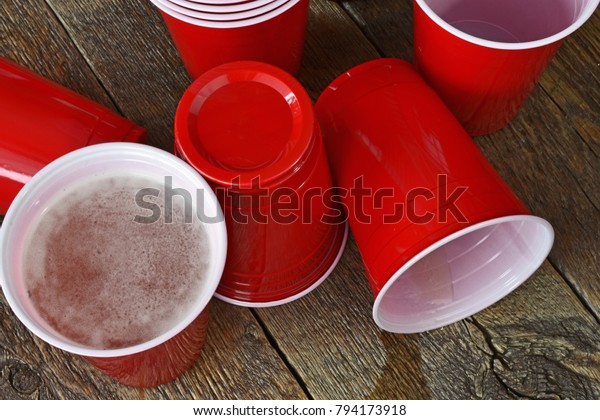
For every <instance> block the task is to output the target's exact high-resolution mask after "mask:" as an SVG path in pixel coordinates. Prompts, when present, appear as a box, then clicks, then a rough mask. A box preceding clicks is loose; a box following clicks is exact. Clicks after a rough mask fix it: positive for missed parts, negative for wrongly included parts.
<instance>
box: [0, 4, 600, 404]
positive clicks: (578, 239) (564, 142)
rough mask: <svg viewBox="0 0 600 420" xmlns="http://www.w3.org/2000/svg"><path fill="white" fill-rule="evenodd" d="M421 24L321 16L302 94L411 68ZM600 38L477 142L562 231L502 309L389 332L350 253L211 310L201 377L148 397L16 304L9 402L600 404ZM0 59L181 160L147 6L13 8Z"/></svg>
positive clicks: (167, 50)
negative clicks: (383, 63) (265, 303)
mask: <svg viewBox="0 0 600 420" xmlns="http://www.w3.org/2000/svg"><path fill="white" fill-rule="evenodd" d="M30 10H32V11H30ZM411 21H412V19H411V8H410V3H409V2H407V1H404V2H398V1H396V0H369V1H367V0H347V1H341V2H334V1H326V0H313V4H312V6H311V15H310V18H309V28H308V37H307V43H306V49H305V59H304V62H303V66H302V69H301V71H300V74H299V79H300V80H301V82H302V83H303V84H304V86H305V87H306V88H307V90H308V91H309V93H310V94H311V96H312V98H313V99H316V97H317V96H318V94H319V92H320V91H321V90H322V89H323V88H324V87H325V86H326V85H327V84H328V83H329V82H330V81H331V80H332V79H333V78H334V77H336V76H337V75H339V74H340V73H342V72H343V71H344V70H347V69H348V68H350V67H352V66H354V65H357V64H359V63H361V62H363V61H365V60H368V59H372V58H377V57H379V56H381V55H386V56H396V57H400V58H405V59H410V58H411V57H412V53H411V43H412V40H411V29H410V24H411ZM599 31H600V22H599V19H598V16H595V17H594V18H593V19H592V20H591V21H590V22H589V23H588V25H587V26H586V27H584V28H583V29H582V31H580V32H578V33H577V34H575V35H574V36H573V37H572V38H571V39H570V40H569V41H568V42H567V43H566V44H565V45H564V46H563V47H562V48H561V50H560V52H559V54H558V55H557V57H556V58H555V60H554V61H553V63H552V65H551V67H550V69H549V70H548V72H547V73H546V74H545V75H544V78H543V80H542V82H541V86H540V87H538V88H537V89H536V91H535V92H534V94H533V96H532V98H531V99H530V101H528V103H527V105H526V107H525V108H524V109H523V110H522V112H520V114H519V116H518V118H517V119H516V120H515V121H514V122H513V123H511V125H510V126H509V127H507V128H506V129H505V130H503V131H501V132H500V133H497V134H494V135H491V136H487V137H482V138H480V139H477V141H478V144H479V145H480V146H481V147H482V149H483V151H484V153H485V154H486V156H487V157H488V158H489V159H490V160H491V161H492V163H493V164H494V166H495V167H496V168H497V169H498V170H499V171H500V173H501V174H502V175H503V176H504V178H505V179H506V180H507V182H508V183H509V184H510V185H511V186H512V187H513V188H514V189H515V191H516V192H517V194H518V195H519V196H520V197H521V198H522V199H523V200H524V201H525V202H526V203H527V204H528V205H529V206H530V208H531V209H532V211H533V212H534V213H536V214H538V215H540V216H542V217H546V218H548V219H549V220H550V221H551V222H552V223H553V225H554V227H555V229H556V231H557V242H556V245H555V248H554V250H553V253H552V254H551V258H550V263H546V264H544V265H543V266H542V268H541V269H540V270H539V271H538V272H537V273H536V274H535V275H534V276H533V277H532V278H531V279H530V280H529V281H528V282H527V283H526V284H525V285H523V286H522V287H521V288H519V289H518V290H517V291H516V292H515V293H513V294H512V295H510V296H509V297H507V298H506V299H504V300H502V301H501V302H499V303H497V304H496V305H494V306H493V307H491V308H489V309H487V310H485V311H482V312H481V313H479V314H477V315H476V316H474V317H471V318H469V319H468V320H466V321H463V322H460V323H457V324H454V325H451V326H449V327H446V328H443V329H440V330H436V331H433V332H430V333H425V334H419V335H407V336H406V335H394V334H389V333H385V332H383V331H381V330H379V329H378V328H377V327H376V326H375V324H374V323H373V321H372V318H371V305H372V301H373V298H372V296H371V293H370V290H369V288H368V285H367V283H366V278H365V276H364V274H363V271H362V266H361V263H360V256H359V254H358V251H357V249H356V245H355V244H354V242H353V241H350V243H349V245H348V248H347V249H346V252H345V254H344V256H343V258H342V261H341V263H340V265H339V266H338V268H337V269H336V270H335V271H334V273H333V274H332V275H331V277H330V278H329V279H328V280H327V281H326V282H325V284H324V285H323V286H321V287H319V288H318V289H317V290H316V291H315V292H313V293H311V294H310V295H309V296H307V297H305V298H303V299H301V300H299V301H297V302H294V303H291V304H289V305H286V306H282V307H278V308H270V309H261V310H248V309H243V308H236V307H233V306H230V305H227V304H224V303H219V302H215V304H214V306H213V308H212V317H211V321H212V323H211V326H210V330H209V336H208V338H207V344H206V348H205V351H204V352H203V354H202V356H201V358H200V359H199V361H198V363H197V364H196V366H195V367H194V368H193V369H192V370H191V371H190V372H188V373H187V374H186V375H184V377H182V378H180V379H178V380H176V381H174V382H173V383H171V384H168V385H165V386H162V387H158V388H156V389H151V390H145V391H139V390H135V389H131V388H127V387H124V386H120V385H117V384H115V383H113V382H112V381H111V380H110V379H107V378H105V377H103V376H101V375H100V374H98V373H96V372H95V371H94V370H93V368H91V367H90V366H89V365H88V364H87V363H86V362H84V361H83V360H82V359H80V358H78V357H74V356H71V355H68V354H66V353H64V352H62V351H60V350H56V349H52V348H50V347H49V346H47V345H46V344H44V343H43V342H41V341H40V340H38V339H36V338H33V337H32V336H31V334H29V333H28V332H27V331H26V330H25V328H24V327H23V326H22V325H21V324H20V323H19V322H18V320H16V318H15V317H14V315H12V312H11V311H10V309H9V308H8V306H7V305H6V302H5V301H4V298H3V297H2V298H1V299H0V306H1V307H0V310H1V311H2V312H1V314H2V315H1V316H2V317H1V324H0V398H307V397H308V398H318V399H320V398H357V399H359V398H382V399H386V398H393V399H403V398H591V399H598V398H600V359H599V357H600V356H599V354H600V351H599V350H600V349H599V348H598V347H599V340H598V338H599V337H600V328H599V325H598V310H599V308H600V292H599V286H598V278H599V275H598V273H599V268H598V266H599V264H598V249H599V247H598V245H599V244H598V241H599V236H600V235H599V233H600V229H599V225H598V223H599V217H598V216H599V214H598V213H599V211H598V208H600V206H599V202H600V192H599V191H598V184H599V182H600V179H599V176H598V173H599V171H598V169H599V167H598V165H599V160H598V141H599V139H600V137H599V133H600V128H599V127H600V125H599V122H598V119H599V108H598V103H599V102H598V101H599V99H598V98H599V92H600V87H599V86H598V79H599V78H600V77H599V75H598V71H599V70H598V66H597V64H598V63H597V57H598V46H599V45H600V41H599V40H598V36H599V35H598V33H599ZM0 54H2V55H4V56H7V57H9V58H11V59H13V60H15V61H17V62H19V63H21V64H24V65H25V66H27V67H29V68H31V69H32V70H35V71H37V72H40V73H42V74H44V75H46V76H47V77H49V78H51V79H53V80H55V81H57V82H59V83H61V84H64V85H66V86H68V87H70V88H72V89H74V90H76V91H78V92H80V93H82V94H84V95H86V96H88V97H90V98H92V99H94V100H97V101H99V102H101V103H103V104H105V105H107V106H110V107H112V108H113V109H115V110H118V111H119V112H121V113H122V114H123V115H125V116H126V117H128V118H130V119H132V120H134V121H136V122H138V123H139V124H141V125H144V126H145V127H147V128H148V129H149V133H150V142H151V144H153V145H156V146H158V147H161V148H163V149H166V150H172V145H173V139H172V122H173V116H174V113H175V109H176V106H177V102H178V99H179V97H180V96H181V94H182V92H183V91H184V90H185V87H186V86H187V84H188V83H189V78H188V76H187V75H186V74H185V70H184V69H183V66H182V64H181V62H180V60H179V58H178V57H177V52H176V50H175V49H174V47H173V46H172V43H171V41H170V39H169V37H168V33H167V31H166V29H165V27H164V25H163V24H162V22H161V21H160V18H159V16H158V13H157V12H156V10H154V9H153V7H152V6H151V5H149V2H145V1H133V0H127V1H123V0H104V1H100V0H93V1H87V2H78V1H75V0H47V2H46V3H45V2H44V1H42V0H8V1H3V2H2V3H1V4H0ZM574 69H575V70H574ZM0 94H1V93H0ZM594 315H595V317H596V318H594Z"/></svg>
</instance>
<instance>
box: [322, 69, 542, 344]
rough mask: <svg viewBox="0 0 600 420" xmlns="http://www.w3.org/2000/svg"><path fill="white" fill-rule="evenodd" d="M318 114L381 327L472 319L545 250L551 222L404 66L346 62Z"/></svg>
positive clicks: (425, 326)
mask: <svg viewBox="0 0 600 420" xmlns="http://www.w3.org/2000/svg"><path fill="white" fill-rule="evenodd" d="M316 112H317V116H318V118H319V122H320V124H321V127H322V129H323V136H324V141H325V145H326V149H327V152H328V156H329V161H330V164H331V168H332V171H333V178H334V184H335V185H336V186H338V187H339V188H340V191H345V192H347V194H344V195H343V197H344V199H343V203H344V205H345V207H346V210H347V212H348V216H349V222H350V228H351V230H352V232H353V234H354V237H355V239H356V243H357V244H358V247H359V250H360V253H361V256H362V258H363V261H364V264H365V267H366V271H367V274H368V278H369V281H370V285H371V288H372V290H373V293H374V295H375V304H374V308H373V316H374V318H375V321H376V323H377V324H378V325H379V326H380V327H381V328H383V329H385V330H388V331H392V332H400V333H413V332H421V331H426V330H430V329H433V328H437V327H442V326H444V325H447V324H450V323H452V322H455V321H458V320H460V319H463V318H465V317H467V316H470V315H472V314H474V313H476V312H477V311H479V310H482V309H484V308H485V307H487V306H489V305H491V304H492V303H494V302H496V301H497V300H499V299H501V298H502V297H503V296H505V295H506V294H508V293H509V292H511V291H512V290H513V289H515V288H516V287H517V286H518V285H520V284H521V283H522V282H523V281H525V280H526V279H527V278H528V277H529V276H530V275H531V274H532V273H533V272H534V271H535V270H536V269H537V268H538V267H539V266H540V265H541V264H542V262H543V261H544V259H545V258H546V256H547V255H548V253H549V252H550V248H551V246H552V242H553V230H552V228H551V226H550V225H549V224H548V223H547V222H546V221H545V220H543V219H540V218H538V217H534V216H531V215H530V213H529V211H528V210H527V208H526V207H525V205H524V204H523V203H522V202H521V201H519V199H518V198H517V197H516V196H515V195H514V193H513V192H512V191H511V190H510V188H509V187H508V186H507V185H506V184H505V183H504V182H503V181H502V179H501V178H500V177H499V176H498V174H497V173H496V172H495V171H494V169H493V168H492V166H491V165H490V164H489V163H488V162H487V161H486V159H485V158H484V156H483V155H482V154H481V152H480V151H479V149H478V148H477V147H476V145H475V144H474V143H473V142H472V140H471V139H470V137H469V136H468V135H467V133H466V132H465V131H464V129H463V128H462V127H461V126H460V124H459V123H458V121H456V119H455V118H454V116H453V115H452V114H451V113H450V111H449V110H448V109H447V108H446V106H445V105H444V104H443V102H442V101H441V100H440V99H439V97H438V96H437V95H436V94H435V93H434V92H433V91H432V90H431V89H430V88H429V87H428V86H427V84H426V83H425V82H424V81H423V80H422V79H421V78H420V77H419V75H418V74H417V73H416V71H415V70H414V69H413V68H412V66H410V65H409V64H408V63H406V62H404V61H401V60H397V59H381V60H375V61H370V62H367V63H365V64H362V65H360V66H358V67H355V68H354V69H352V70H349V71H348V72H346V73H344V74H343V75H342V76H340V77H339V78H338V79H336V80H335V81H334V82H333V83H332V84H331V85H330V86H329V87H328V88H327V89H326V90H325V91H324V92H323V94H322V95H321V97H320V98H319V100H318V102H317V106H316Z"/></svg>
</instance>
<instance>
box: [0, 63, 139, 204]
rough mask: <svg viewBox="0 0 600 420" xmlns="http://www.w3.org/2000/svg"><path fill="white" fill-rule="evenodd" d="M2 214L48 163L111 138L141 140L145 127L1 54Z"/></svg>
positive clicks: (0, 138)
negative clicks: (27, 183) (25, 185)
mask: <svg viewBox="0 0 600 420" xmlns="http://www.w3.org/2000/svg"><path fill="white" fill-rule="evenodd" d="M0 92H1V94H0V109H2V112H0V214H4V213H6V211H7V210H8V207H9V206H10V203H11V202H12V201H13V199H14V198H15V196H16V195H17V193H18V192H19V190H21V188H22V187H23V185H24V184H25V183H26V182H28V181H29V179H30V178H31V177H32V176H33V175H34V174H35V173H36V172H38V171H39V170H40V169H42V168H43V167H44V166H45V165H46V164H48V163H50V162H51V161H53V160H54V159H56V158H58V157H59V156H62V155H64V154H66V153H68V152H71V151H73V150H75V149H78V148H81V147H84V146H87V145H92V144H96V143H104V142H109V141H128V142H142V141H144V139H145V136H146V132H145V130H144V129H143V128H140V127H138V126H136V125H135V124H134V123H132V122H131V121H128V120H126V119H125V118H123V117H120V116H118V115H116V114H115V113H114V112H112V111H111V110H109V109H108V108H105V107H103V106H101V105H99V104H97V103H95V102H93V101H91V100H89V99H87V98H84V97H83V96H80V95H78V94H76V93H75V92H73V91H70V90H68V89H66V88H64V87H62V86H60V85H58V84H56V83H54V82H51V81H50V80H48V79H45V78H43V77H41V76H39V75H37V74H35V73H33V72H31V71H29V70H27V69H25V68H23V67H21V66H19V65H17V64H15V63H12V62H11V61H9V60H6V59H5V58H2V57H0Z"/></svg>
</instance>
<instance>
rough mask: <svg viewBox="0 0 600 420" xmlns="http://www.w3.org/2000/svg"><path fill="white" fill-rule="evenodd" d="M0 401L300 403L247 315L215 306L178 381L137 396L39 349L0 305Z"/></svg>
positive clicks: (60, 354)
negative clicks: (198, 346) (202, 340)
mask: <svg viewBox="0 0 600 420" xmlns="http://www.w3.org/2000/svg"><path fill="white" fill-rule="evenodd" d="M0 311H1V312H2V314H3V316H2V320H1V324H0V325H1V328H0V399H48V398H51V399H54V398H60V399H64V398H68V399H88V398H89V399H144V398H148V399H304V398H306V396H305V395H304V393H303V391H302V389H301V388H300V386H298V384H297V382H296V381H295V379H294V378H293V376H292V375H291V374H290V373H289V372H288V371H286V370H285V368H284V367H283V364H282V362H281V360H280V359H279V357H278V355H277V353H276V352H275V351H274V350H273V349H272V347H271V346H270V344H269V343H268V341H267V339H266V337H265V336H264V334H263V333H262V330H261V329H260V327H259V326H258V325H257V323H256V319H255V318H254V317H253V316H252V314H251V313H250V311H249V310H247V309H242V308H236V307H232V306H230V305H226V304H224V303H221V302H214V303H213V308H212V312H211V319H210V326H209V331H208V336H207V339H206V343H205V346H204V349H203V351H202V354H201V355H200V358H199V359H198V361H197V362H196V364H195V365H194V367H193V368H192V369H190V370H189V371H188V372H186V373H185V374H184V375H183V376H182V377H180V378H178V379H177V380H175V381H173V382H171V383H169V384H166V385H163V386H160V387H156V388H151V389H146V390H140V389H136V388H131V387H127V386H122V385H119V384H117V383H115V382H114V381H113V380H112V379H110V378H109V377H107V376H105V375H103V374H102V373H100V372H99V371H97V370H96V369H95V368H94V367H93V366H92V365H90V364H89V363H87V362H86V361H85V360H84V359H83V358H81V357H78V356H74V355H71V354H69V353H66V352H64V351H62V350H58V349H56V348H53V347H52V346H50V345H48V344H46V343H44V342H43V341H41V340H39V339H38V338H36V337H33V336H32V334H31V333H29V331H28V330H27V329H26V328H25V327H24V326H23V324H21V323H20V322H19V321H18V320H17V319H16V317H15V316H13V315H12V311H11V310H10V307H9V306H8V304H7V303H6V301H5V300H4V296H2V297H1V298H0Z"/></svg>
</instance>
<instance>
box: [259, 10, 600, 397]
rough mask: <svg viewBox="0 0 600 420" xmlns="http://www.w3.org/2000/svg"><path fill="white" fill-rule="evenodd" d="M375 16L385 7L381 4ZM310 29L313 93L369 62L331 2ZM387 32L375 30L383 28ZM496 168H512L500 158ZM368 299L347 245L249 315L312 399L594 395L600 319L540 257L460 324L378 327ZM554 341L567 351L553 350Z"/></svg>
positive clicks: (307, 78) (362, 40) (369, 52)
mask: <svg viewBox="0 0 600 420" xmlns="http://www.w3.org/2000/svg"><path fill="white" fill-rule="evenodd" d="M348 4H353V5H357V4H364V5H365V10H367V9H369V10H371V13H372V15H369V16H374V15H376V13H375V12H373V8H375V7H376V6H375V5H376V4H379V3H376V2H368V4H369V7H368V8H367V7H366V4H367V2H360V1H358V0H356V1H352V2H348ZM379 13H380V14H381V15H383V14H389V13H390V12H389V10H388V11H386V10H384V9H383V8H382V9H380V10H379ZM362 19H363V21H367V17H363V18H362ZM359 21H360V20H359ZM311 25H315V26H318V27H319V28H318V29H317V28H315V29H312V26H311V29H309V37H308V39H307V49H306V51H307V52H309V53H308V54H307V55H306V57H305V61H304V66H305V68H308V69H321V68H323V69H325V72H324V73H319V72H315V71H306V72H301V74H300V79H301V81H302V82H303V83H304V85H305V86H308V87H309V91H310V93H311V94H312V96H313V98H316V96H317V95H318V93H319V92H320V89H321V88H322V87H324V86H325V85H326V84H327V82H328V81H330V80H331V79H332V78H333V77H332V76H330V74H332V73H333V75H334V76H335V75H338V74H341V73H342V72H343V71H345V70H346V69H348V68H350V67H351V66H352V65H355V64H358V62H361V61H364V60H367V59H371V58H376V57H377V54H376V53H375V51H374V49H373V47H372V46H371V45H370V44H369V43H368V42H367V39H366V37H365V36H363V35H362V34H361V33H360V32H359V31H357V30H356V27H355V26H354V25H353V23H352V22H351V21H350V20H349V19H348V17H347V16H344V14H343V13H341V10H340V8H339V7H338V6H337V4H335V3H333V2H324V1H323V2H319V1H315V2H313V8H312V14H311ZM382 25H386V24H382ZM374 26H377V25H374ZM386 28H387V27H386V26H383V29H382V30H381V32H382V33H387V31H386ZM490 143H492V142H490ZM489 154H490V153H489V152H488V155H489ZM496 163H497V164H498V165H501V166H504V165H507V166H509V167H510V166H511V163H510V162H506V161H502V160H499V159H497V160H496ZM526 174H529V172H526ZM372 302H373V298H372V296H371V292H370V290H369V288H368V286H367V280H366V278H365V276H364V274H363V272H362V266H361V263H360V256H359V254H358V251H357V249H356V245H355V244H354V242H353V241H351V242H350V244H349V245H348V248H347V249H346V252H345V254H344V257H343V259H342V261H341V262H340V264H339V266H338V268H337V269H336V270H335V272H334V273H333V274H332V275H331V277H330V278H329V279H328V280H327V281H326V282H325V283H324V284H323V285H322V286H320V287H319V288H318V289H317V290H316V291H315V292H313V293H311V294H310V295H308V296H306V297H304V298H302V299H301V300H299V301H297V302H294V303H291V304H289V305H286V306H283V307H278V308H270V309H261V310H258V311H257V313H258V314H259V316H260V317H261V319H262V320H263V322H264V323H265V325H266V326H267V328H268V329H269V331H270V333H271V335H272V336H273V337H274V339H275V340H276V341H277V343H278V345H279V347H280V349H281V350H282V351H283V353H284V354H285V355H286V357H287V358H288V360H289V362H290V363H291V364H292V366H293V367H294V368H295V369H296V371H297V372H298V374H299V375H300V376H301V377H302V379H303V380H304V382H305V383H306V388H307V389H308V391H309V392H310V393H311V395H312V396H314V397H315V398H394V399H403V398H521V397H522V398H526V397H532V398H538V397H540V398H543V397H545V396H560V397H562V398H579V397H582V396H587V397H588V398H597V397H598V396H599V395H600V388H599V386H598V384H599V382H598V380H597V379H598V367H599V366H598V359H597V356H596V354H597V351H598V345H597V337H598V333H599V332H600V331H599V329H598V325H597V324H596V322H595V320H594V319H593V318H592V317H591V315H590V314H589V313H588V312H586V310H585V308H583V307H582V305H581V304H580V302H579V301H578V299H577V298H576V297H575V296H574V295H573V293H572V292H571V290H570V289H569V287H568V286H567V285H566V283H565V282H564V281H563V280H562V278H561V277H560V275H558V273H557V272H556V271H554V269H553V268H552V267H551V266H550V265H549V264H546V265H545V266H544V267H543V269H542V270H540V271H539V272H537V273H536V274H535V275H534V276H533V277H532V278H531V279H530V280H529V282H527V283H526V284H525V285H524V286H523V287H522V288H520V289H519V290H517V291H516V292H515V293H514V294H513V295H511V296H510V297H509V298H508V299H506V300H504V301H501V302H499V303H498V304H496V305H494V306H493V307H491V308H489V309H487V310H485V311H483V312H482V313H481V314H478V315H477V316H475V317H472V318H471V319H469V320H468V321H465V322H460V323H456V324H454V325H451V326H448V327H445V328H443V329H439V330H436V331H432V332H429V333H425V334H419V335H395V334H390V333H386V332H383V331H381V330H379V329H378V328H377V327H376V326H375V324H374V322H373V320H372V317H371V310H372V306H371V305H372ZM573 324H577V325H578V333H580V336H579V335H577V336H576V337H574V336H572V335H571V334H570V333H568V332H566V331H565V327H564V326H565V325H567V326H568V325H573ZM489 343H491V344H489ZM499 343H501V344H502V345H500V344H499ZM513 344H514V348H513V347H512V345H513ZM509 345H511V347H510V348H509ZM492 346H493V347H492ZM552 348H562V349H565V348H570V349H573V352H572V353H570V354H567V353H564V352H563V353H561V352H557V354H554V353H551V350H550V349H552ZM504 350H506V351H505V353H506V354H503V355H502V358H500V356H499V354H500V351H504ZM575 353H576V355H577V356H576V357H572V356H573V355H574V354H575ZM544 357H547V358H548V359H547V360H545V359H544ZM520 375H525V376H526V378H521V377H520ZM529 375H532V376H534V378H533V379H532V378H530V377H529ZM527 378H529V379H527ZM536 378H537V379H536ZM557 378H563V379H564V380H563V379H557ZM528 380H529V382H528ZM535 381H537V382H535Z"/></svg>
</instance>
